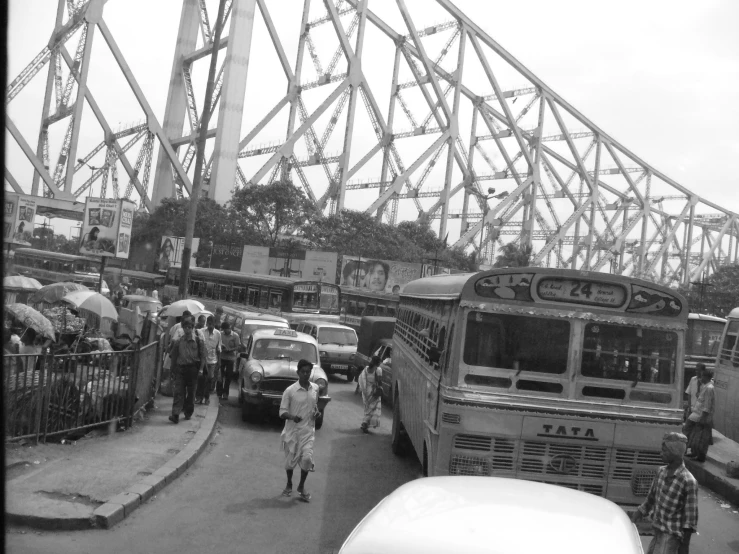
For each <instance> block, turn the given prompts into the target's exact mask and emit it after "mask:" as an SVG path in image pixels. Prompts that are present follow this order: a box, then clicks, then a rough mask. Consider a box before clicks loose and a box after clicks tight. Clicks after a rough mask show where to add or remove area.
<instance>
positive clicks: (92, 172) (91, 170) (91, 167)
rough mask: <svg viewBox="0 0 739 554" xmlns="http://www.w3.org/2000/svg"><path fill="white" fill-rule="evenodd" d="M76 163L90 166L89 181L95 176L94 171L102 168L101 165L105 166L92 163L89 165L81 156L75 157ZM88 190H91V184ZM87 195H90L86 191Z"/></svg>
mask: <svg viewBox="0 0 739 554" xmlns="http://www.w3.org/2000/svg"><path fill="white" fill-rule="evenodd" d="M77 163H81V164H82V165H86V166H87V167H89V168H90V181H92V178H93V177H95V172H96V171H97V170H98V169H103V167H105V166H101V167H95V166H94V165H90V164H89V163H87V162H86V161H85V160H83V159H82V158H77ZM90 190H92V186H90ZM87 196H90V194H89V193H88V194H87Z"/></svg>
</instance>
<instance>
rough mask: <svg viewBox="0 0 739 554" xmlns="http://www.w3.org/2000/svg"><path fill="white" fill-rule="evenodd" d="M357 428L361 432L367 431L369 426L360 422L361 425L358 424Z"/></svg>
mask: <svg viewBox="0 0 739 554" xmlns="http://www.w3.org/2000/svg"><path fill="white" fill-rule="evenodd" d="M359 428H360V429H361V430H362V433H369V428H368V427H367V425H366V424H365V423H362V425H360V426H359Z"/></svg>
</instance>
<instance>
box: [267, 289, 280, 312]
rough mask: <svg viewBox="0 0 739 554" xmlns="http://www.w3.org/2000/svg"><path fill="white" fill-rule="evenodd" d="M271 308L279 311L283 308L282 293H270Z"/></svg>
mask: <svg viewBox="0 0 739 554" xmlns="http://www.w3.org/2000/svg"><path fill="white" fill-rule="evenodd" d="M269 307H270V308H275V309H278V310H279V309H281V308H282V292H278V291H274V290H272V291H270V292H269Z"/></svg>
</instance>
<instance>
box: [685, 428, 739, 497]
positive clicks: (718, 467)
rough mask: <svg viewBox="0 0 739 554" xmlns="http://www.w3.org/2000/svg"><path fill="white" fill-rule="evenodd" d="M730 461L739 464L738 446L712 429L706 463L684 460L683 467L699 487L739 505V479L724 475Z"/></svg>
mask: <svg viewBox="0 0 739 554" xmlns="http://www.w3.org/2000/svg"><path fill="white" fill-rule="evenodd" d="M731 461H734V462H737V463H739V444H737V443H736V442H734V441H733V440H731V439H729V438H726V437H725V436H723V435H722V434H721V433H719V432H718V431H716V430H715V429H714V430H713V444H712V445H711V446H710V447H709V448H708V455H707V456H706V461H705V462H703V463H698V462H696V461H695V460H691V459H690V458H685V465H686V466H687V468H688V469H689V470H690V473H692V474H693V475H694V476H695V478H696V479H697V480H698V482H699V483H700V484H701V485H703V486H704V487H706V488H708V489H710V490H712V491H713V492H715V493H716V494H718V495H720V496H722V497H724V498H725V499H726V500H728V501H729V502H733V503H734V504H736V505H739V479H734V478H731V477H729V476H728V475H726V464H727V463H729V462H731Z"/></svg>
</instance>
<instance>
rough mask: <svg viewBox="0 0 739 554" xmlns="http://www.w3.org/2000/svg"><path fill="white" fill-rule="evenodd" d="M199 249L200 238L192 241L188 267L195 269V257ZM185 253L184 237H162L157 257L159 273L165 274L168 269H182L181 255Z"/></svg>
mask: <svg viewBox="0 0 739 554" xmlns="http://www.w3.org/2000/svg"><path fill="white" fill-rule="evenodd" d="M198 248H200V238H198V237H194V238H193V239H192V249H191V258H190V267H195V266H196V265H197V264H196V256H197V254H198ZM184 251H185V237H173V236H163V237H162V243H161V245H160V247H159V255H158V256H157V265H158V267H159V271H160V272H162V273H166V272H167V270H168V269H170V268H180V267H182V253H183V252H184Z"/></svg>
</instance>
